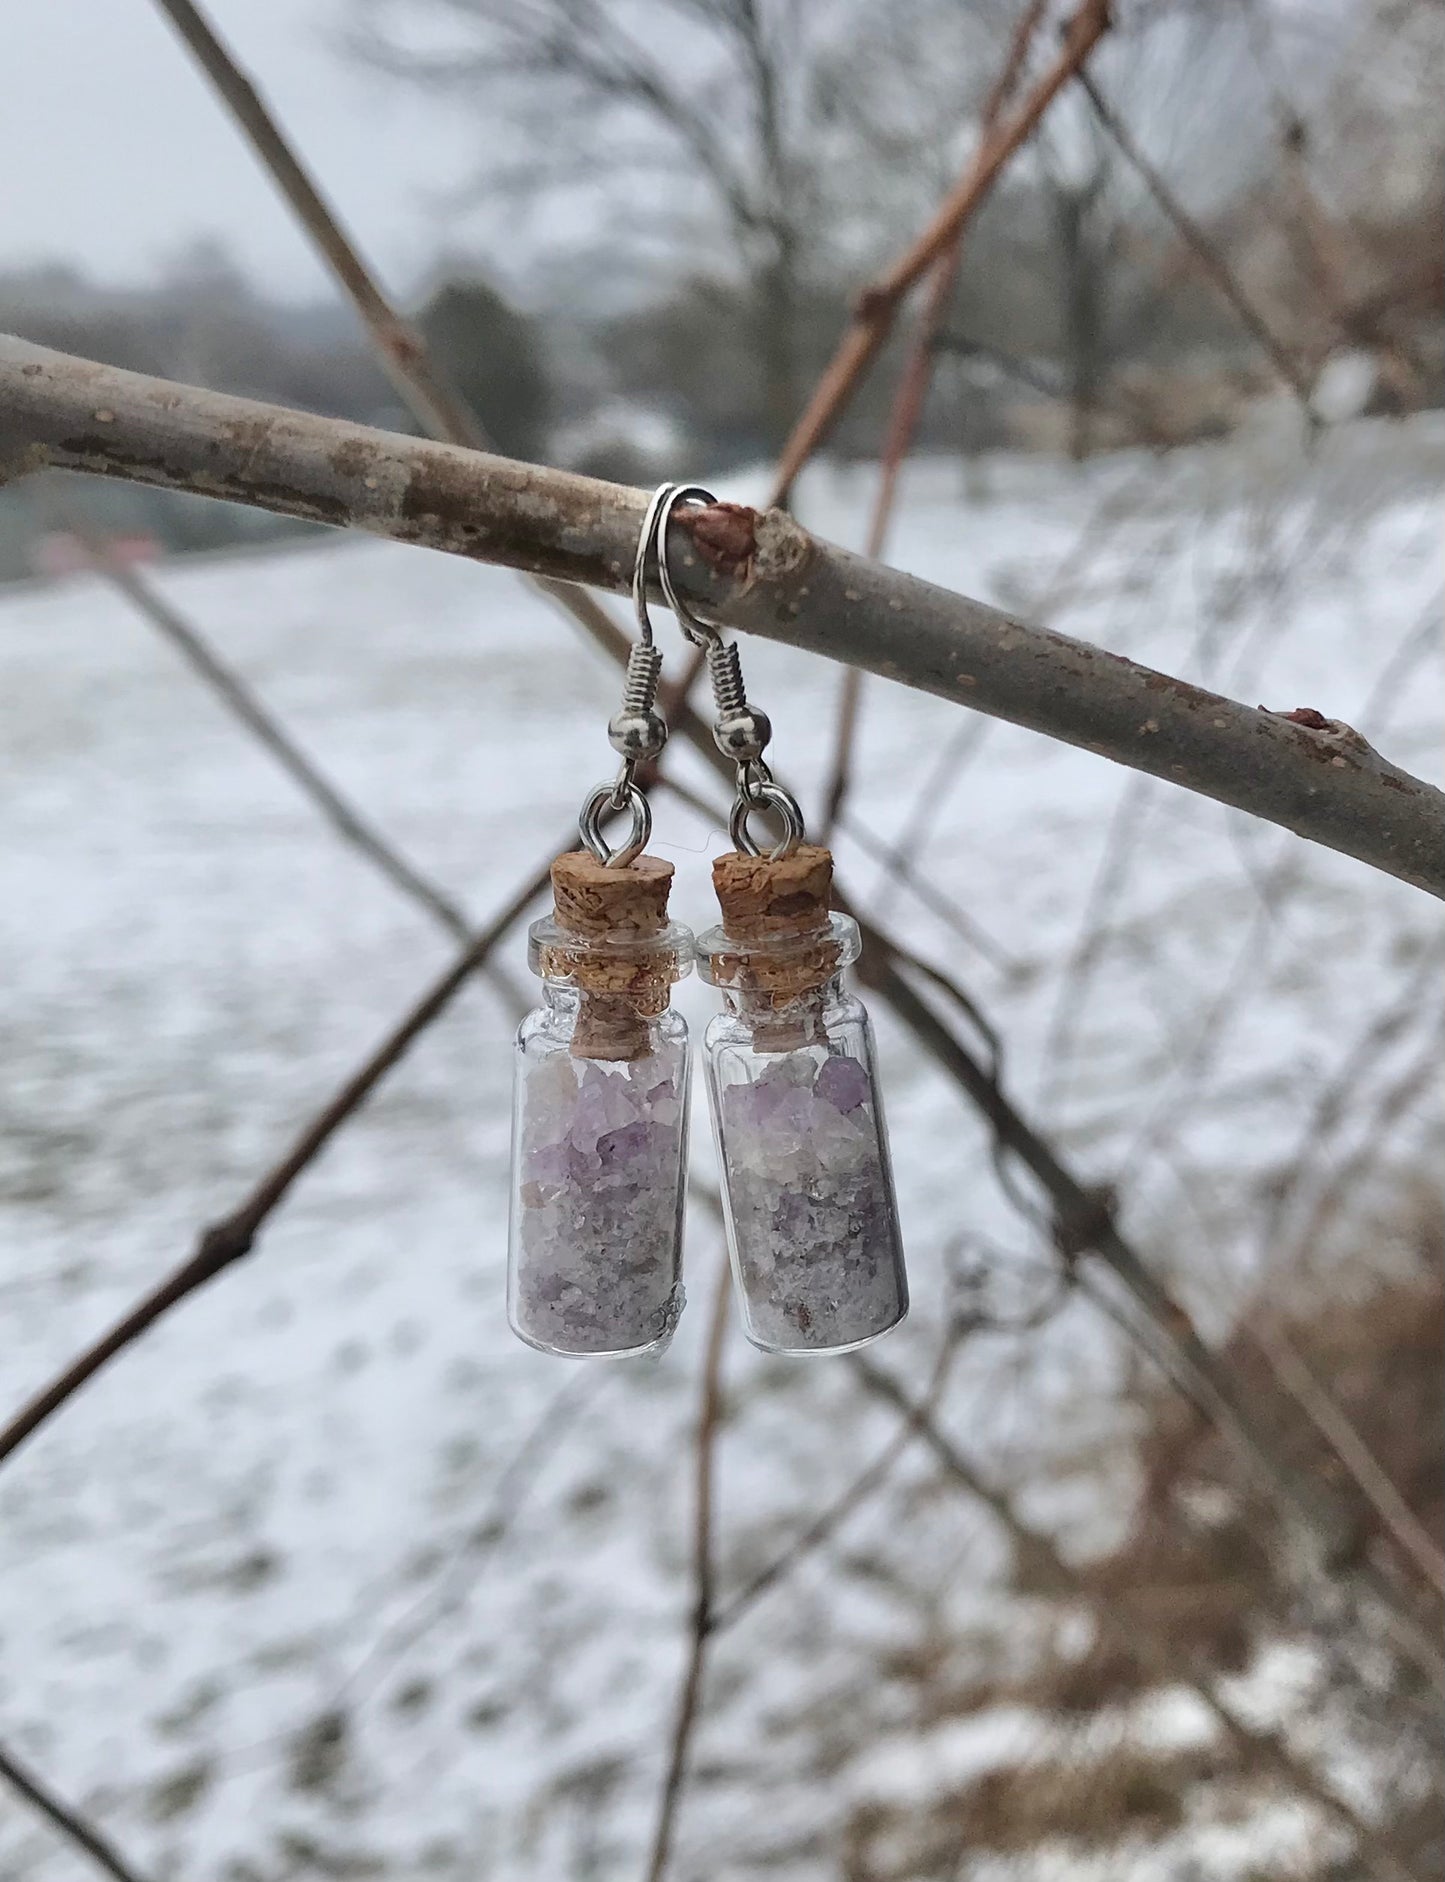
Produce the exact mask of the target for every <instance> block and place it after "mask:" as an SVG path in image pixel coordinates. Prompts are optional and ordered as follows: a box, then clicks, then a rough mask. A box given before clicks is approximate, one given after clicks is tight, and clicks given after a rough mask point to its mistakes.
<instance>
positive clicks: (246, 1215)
mask: <svg viewBox="0 0 1445 1882" xmlns="http://www.w3.org/2000/svg"><path fill="white" fill-rule="evenodd" d="M568 834H569V837H570V835H571V833H570V832H569V833H568ZM566 841H567V839H566V838H564V844H565V843H566ZM549 868H550V865H548V867H547V868H543V869H539V870H538V871H536V872H535V874H533V875H532V876H529V877H528V879H527V881H526V882H525V883H523V885H522V886H521V888H520V889H518V890H517V892H516V893H515V894H514V895H513V896H512V898H511V900H510V901H509V902H508V903H507V905H506V907H505V908H503V909H502V910H501V912H500V913H499V914H497V915H496V916H494V917H493V919H492V920H491V921H490V922H489V923H488V924H487V926H486V927H485V928H483V929H481V930H480V931H479V933H478V934H477V936H476V938H475V939H474V940H473V941H472V942H471V944H470V945H469V946H468V947H467V948H466V949H465V950H464V951H463V952H462V954H461V955H460V956H459V957H458V958H457V959H456V960H455V961H454V962H453V963H452V965H451V966H450V967H448V968H447V970H446V972H445V973H444V974H443V975H442V976H441V977H440V979H439V980H437V981H435V982H434V983H433V984H432V986H430V987H429V988H428V989H427V991H426V992H425V993H424V994H423V995H422V997H421V998H420V999H419V1000H418V1001H417V1002H416V1004H415V1005H414V1006H413V1007H412V1008H411V1010H410V1011H409V1012H408V1013H407V1014H406V1016H405V1017H404V1018H403V1019H402V1020H401V1021H400V1023H399V1024H398V1025H396V1026H394V1027H393V1028H392V1030H391V1031H390V1032H389V1033H388V1034H387V1036H386V1038H385V1039H384V1040H383V1041H382V1042H381V1044H380V1045H379V1046H378V1047H377V1048H376V1050H375V1051H374V1052H373V1053H372V1054H371V1055H370V1057H369V1058H368V1059H367V1060H366V1062H365V1063H364V1064H363V1065H362V1066H361V1067H360V1068H359V1069H358V1070H357V1071H356V1072H354V1073H353V1074H352V1076H351V1077H350V1078H349V1079H347V1081H346V1083H345V1084H344V1085H343V1086H342V1087H341V1089H340V1090H339V1091H338V1092H337V1093H336V1094H335V1096H334V1097H333V1098H332V1099H331V1100H330V1102H329V1103H327V1104H326V1105H325V1106H324V1107H323V1108H322V1110H321V1111H320V1112H318V1113H317V1115H316V1116H315V1117H314V1118H313V1119H312V1120H311V1121H310V1122H309V1123H308V1124H307V1125H306V1126H305V1128H304V1129H303V1130H302V1131H301V1132H300V1133H299V1134H298V1136H297V1137H296V1138H295V1139H294V1140H293V1142H292V1144H291V1147H290V1149H289V1150H287V1152H286V1154H285V1155H284V1156H283V1157H281V1158H280V1160H279V1161H278V1162H277V1163H276V1164H274V1165H273V1166H272V1168H271V1169H269V1170H268V1171H267V1172H266V1174H265V1175H264V1176H263V1177H262V1178H261V1180H260V1181H259V1182H258V1183H257V1184H256V1185H255V1186H254V1188H253V1189H252V1190H251V1192H250V1194H249V1195H248V1196H247V1197H246V1198H245V1200H244V1201H243V1202H241V1203H240V1204H239V1205H238V1206H237V1207H236V1208H235V1209H233V1210H232V1211H231V1212H230V1214H229V1215H226V1216H224V1217H222V1219H221V1220H220V1221H218V1222H215V1223H213V1224H212V1225H211V1226H210V1227H209V1228H207V1229H206V1230H205V1231H204V1232H203V1234H202V1235H201V1237H200V1240H199V1242H198V1243H197V1246H196V1251H195V1253H194V1254H193V1255H192V1256H191V1257H190V1259H189V1260H187V1261H184V1262H182V1263H181V1265H180V1266H179V1267H178V1268H175V1269H173V1270H172V1272H171V1273H170V1274H169V1275H167V1276H166V1278H165V1279H164V1280H163V1281H162V1282H161V1283H160V1284H159V1286H157V1287H155V1288H154V1289H152V1291H151V1292H150V1293H149V1294H147V1295H146V1296H145V1297H144V1298H143V1299H142V1300H140V1301H139V1302H137V1304H136V1305H135V1306H134V1307H133V1308H132V1309H131V1310H130V1312H129V1313H127V1314H126V1315H125V1316H124V1318H123V1319H121V1320H119V1321H118V1322H117V1323H116V1324H115V1325H114V1326H113V1327H111V1328H110V1330H109V1331H108V1332H107V1333H105V1334H104V1335H102V1337H101V1338H100V1339H98V1340H96V1341H95V1342H94V1344H93V1345H91V1346H89V1347H88V1348H87V1349H86V1350H85V1352H83V1353H82V1354H81V1355H80V1357H79V1358H78V1359H76V1360H75V1361H74V1362H73V1363H72V1364H71V1365H69V1366H67V1367H66V1369H65V1371H64V1372H62V1373H61V1374H60V1376H59V1377H58V1378H56V1379H54V1380H52V1381H51V1383H50V1384H49V1385H48V1386H46V1387H45V1389H44V1390H43V1391H41V1392H39V1393H38V1394H37V1395H36V1396H35V1397H34V1398H32V1399H31V1400H30V1402H29V1404H27V1405H25V1406H23V1407H22V1408H21V1410H20V1411H19V1412H17V1413H16V1415H15V1416H14V1417H13V1418H12V1419H11V1420H10V1422H9V1423H8V1424H7V1425H6V1426H5V1427H4V1429H3V1430H0V1464H3V1463H4V1462H5V1460H6V1459H7V1458H8V1457H10V1456H11V1455H12V1454H13V1453H14V1452H15V1451H17V1450H18V1449H19V1447H20V1446H21V1445H22V1444H23V1443H24V1442H25V1440H26V1439H27V1438H29V1437H31V1436H33V1435H34V1433H35V1432H36V1431H38V1430H39V1429H40V1427H41V1426H42V1425H43V1424H45V1423H46V1422H47V1420H48V1419H50V1418H52V1417H53V1416H54V1415H55V1413H56V1412H57V1411H59V1409H60V1407H61V1406H62V1405H64V1404H65V1403H66V1401H67V1400H68V1399H70V1398H72V1397H73V1396H74V1395H75V1393H76V1392H78V1391H79V1390H80V1388H81V1387H82V1386H83V1385H85V1384H87V1383H88V1381H89V1380H91V1379H93V1378H94V1377H95V1375H96V1373H98V1372H99V1371H100V1370H101V1368H102V1367H103V1366H105V1365H107V1364H108V1363H109V1362H110V1361H111V1360H112V1359H114V1358H115V1356H116V1354H117V1353H120V1352H123V1351H124V1350H125V1348H126V1347H127V1346H129V1345H131V1343H132V1342H133V1341H135V1340H137V1339H139V1338H140V1336H141V1335H142V1334H143V1333H145V1332H146V1331H147V1330H148V1329H149V1328H151V1327H152V1326H154V1325H155V1323H156V1322H157V1321H158V1320H160V1319H161V1318H163V1316H164V1315H166V1314H167V1313H169V1312H170V1310H171V1309H172V1308H173V1307H175V1306H177V1305H178V1304H179V1303H180V1302H181V1301H183V1300H185V1299H186V1298H187V1296H188V1295H191V1294H194V1293H195V1292H196V1290H197V1288H200V1287H203V1286H205V1284H206V1282H207V1281H211V1280H214V1279H215V1277H216V1276H217V1275H218V1274H219V1273H220V1272H221V1271H222V1269H224V1268H227V1267H229V1266H230V1265H231V1263H232V1262H234V1261H239V1260H241V1259H242V1258H243V1257H244V1256H246V1255H248V1254H249V1253H250V1252H251V1250H252V1248H253V1247H254V1245H255V1242H256V1238H257V1236H258V1235H259V1234H260V1232H261V1229H262V1227H263V1226H264V1224H265V1223H266V1221H267V1219H268V1217H270V1216H271V1215H272V1214H273V1213H274V1212H275V1210H276V1209H277V1208H278V1207H279V1206H280V1204H281V1202H282V1201H283V1200H284V1199H285V1196H286V1194H287V1192H288V1191H289V1190H290V1188H291V1186H292V1184H293V1183H295V1181H296V1180H297V1178H298V1177H299V1176H300V1175H301V1174H302V1172H303V1171H304V1170H306V1169H307V1168H308V1167H309V1166H310V1165H311V1164H312V1163H313V1162H315V1160H316V1158H317V1157H319V1156H320V1154H321V1152H322V1151H323V1150H324V1149H325V1148H326V1146H327V1144H329V1143H330V1141H331V1139H332V1138H333V1137H334V1136H335V1135H336V1133H337V1131H338V1130H340V1128H341V1127H342V1125H343V1124H345V1123H346V1122H347V1120H348V1119H349V1118H351V1117H352V1116H353V1115H354V1114H355V1113H356V1112H357V1111H358V1110H360V1108H361V1106H362V1105H363V1104H364V1103H365V1101H366V1100H367V1098H369V1097H370V1095H371V1093H372V1092H373V1091H374V1090H375V1088H376V1086H377V1085H378V1084H380V1083H381V1081H382V1079H383V1078H385V1077H386V1075H387V1073H388V1072H390V1071H391V1070H392V1068H393V1067H394V1066H395V1065H396V1064H397V1063H398V1062H399V1061H400V1060H401V1058H402V1057H403V1055H404V1054H405V1053H406V1052H407V1050H408V1049H409V1048H410V1047H411V1046H412V1045H413V1044H414V1043H415V1042H416V1040H417V1039H418V1038H419V1037H420V1036H421V1034H422V1033H424V1032H425V1031H426V1029H427V1027H428V1026H430V1025H431V1023H432V1021H433V1020H435V1019H436V1018H437V1017H438V1016H439V1015H440V1014H441V1013H443V1012H445V1010H446V1008H447V1007H448V1006H449V1005H450V1004H451V1002H452V1000H453V999H454V998H455V997H456V995H457V994H458V993H459V992H460V991H461V989H462V988H463V987H464V986H465V985H466V983H467V981H468V980H469V979H470V978H471V976H472V975H473V974H474V973H475V972H476V971H477V969H478V968H479V967H480V966H481V965H482V963H483V961H485V960H486V958H487V956H488V955H489V954H490V953H491V951H492V949H493V948H494V947H495V946H496V945H497V943H498V942H499V941H500V940H501V939H502V937H503V936H504V935H505V934H506V933H507V932H508V930H509V929H510V928H511V927H512V926H513V925H514V924H515V923H516V922H517V921H518V920H519V919H520V918H521V916H522V915H523V914H524V913H525V912H526V910H527V908H528V907H529V906H530V904H531V903H532V902H534V901H535V900H536V898H537V897H538V896H539V895H540V894H541V893H542V891H543V889H545V887H546V886H547V881H548V872H549Z"/></svg>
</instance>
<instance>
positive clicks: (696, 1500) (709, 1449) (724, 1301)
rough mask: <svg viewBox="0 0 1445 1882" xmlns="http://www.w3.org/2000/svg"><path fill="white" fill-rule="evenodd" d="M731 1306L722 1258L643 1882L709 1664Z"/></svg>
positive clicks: (653, 1863) (684, 1764)
mask: <svg viewBox="0 0 1445 1882" xmlns="http://www.w3.org/2000/svg"><path fill="white" fill-rule="evenodd" d="M731 1300H732V1274H731V1271H730V1269H729V1265H728V1258H727V1256H726V1254H724V1255H722V1256H721V1257H720V1258H719V1261H718V1270H717V1278H716V1280H715V1281H714V1283H713V1297H712V1307H711V1312H710V1316H709V1320H708V1332H707V1350H706V1353H705V1355H704V1359H703V1368H702V1382H701V1393H700V1402H699V1405H698V1415H697V1430H696V1433H695V1435H694V1438H693V1460H694V1461H693V1516H692V1617H691V1626H690V1631H689V1636H688V1644H687V1657H686V1660H685V1662H684V1665H683V1671H682V1680H681V1682H680V1684H679V1686H678V1693H677V1707H676V1711H675V1715H674V1718H673V1726H672V1736H671V1740H670V1744H669V1750H668V1758H667V1770H666V1772H665V1774H664V1776H663V1780H662V1794H661V1797H660V1798H659V1801H658V1807H657V1824H656V1827H655V1829H654V1831H653V1836H652V1853H651V1855H650V1857H649V1858H648V1864H647V1882H663V1878H664V1877H665V1875H666V1874H667V1865H668V1861H669V1858H670V1856H671V1854H672V1839H673V1833H674V1830H675V1829H676V1826H677V1813H678V1806H679V1804H680V1803H681V1801H682V1793H683V1787H684V1785H685V1783H686V1781H687V1768H688V1757H689V1755H690V1753H691V1750H692V1735H693V1728H694V1727H695V1725H696V1724H697V1715H698V1708H699V1705H700V1703H701V1700H702V1678H703V1672H704V1669H705V1667H706V1663H707V1649H708V1642H709V1640H710V1639H711V1637H712V1632H713V1625H714V1613H713V1588H714V1583H715V1580H716V1573H717V1570H716V1564H715V1563H714V1561H713V1525H714V1518H715V1511H714V1508H713V1475H714V1472H713V1463H714V1453H715V1451H716V1448H717V1436H718V1426H719V1423H720V1420H721V1416H722V1362H723V1349H724V1346H725V1344H726V1339H727V1330H728V1325H729V1314H728V1307H729V1305H730V1303H731Z"/></svg>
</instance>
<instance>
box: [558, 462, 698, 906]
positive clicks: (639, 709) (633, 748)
mask: <svg viewBox="0 0 1445 1882" xmlns="http://www.w3.org/2000/svg"><path fill="white" fill-rule="evenodd" d="M678 487H679V486H677V485H676V484H662V485H660V486H659V488H658V489H656V490H655V491H654V492H653V494H652V501H651V502H650V503H649V504H648V506H647V510H646V512H645V514H644V516H643V519H642V529H641V532H640V533H639V535H638V538H637V554H636V555H635V556H634V557H633V561H632V606H633V609H634V611H635V613H636V615H637V639H636V640H635V641H634V642H633V643H632V646H631V649H630V650H629V652H628V655H627V672H626V675H625V676H624V678H623V682H622V705H621V708H620V710H619V711H617V712H616V713H614V714H613V716H612V718H611V719H609V720H608V722H607V739H608V743H609V744H610V745H611V747H612V749H613V751H615V752H616V753H617V754H618V756H619V757H620V758H621V760H622V763H621V765H620V766H619V768H618V772H617V776H616V778H615V779H613V781H612V782H611V783H610V784H598V785H596V786H594V787H593V789H592V790H590V791H589V792H588V793H587V798H586V801H585V802H584V803H583V806H582V814H581V816H580V817H579V818H578V819H577V832H578V835H579V836H580V837H581V838H582V841H583V842H584V843H585V844H586V845H587V848H588V849H589V850H591V852H592V854H593V855H594V856H595V857H596V858H597V860H598V862H600V863H601V864H602V865H603V867H604V868H606V869H625V868H626V866H627V865H628V863H630V862H631V861H632V860H633V858H634V857H637V856H640V855H641V854H642V852H643V850H645V849H646V848H647V843H648V839H649V837H650V836H651V835H652V806H651V805H650V804H649V803H648V801H647V798H646V796H645V795H644V793H643V791H642V789H641V787H640V786H639V785H638V783H637V767H638V766H639V765H640V764H643V763H645V762H646V761H647V760H649V759H652V758H656V757H658V756H659V755H660V754H661V752H662V748H663V746H664V745H665V744H666V743H667V721H666V720H665V719H664V718H663V716H662V714H661V713H660V712H659V711H658V710H657V688H658V683H659V681H660V680H661V678H662V655H661V654H660V653H659V652H658V650H657V647H656V645H655V644H654V641H653V636H652V621H651V619H650V617H649V615H648V612H647V565H648V559H649V557H650V556H651V554H652V553H653V550H654V546H655V544H656V542H657V534H658V530H659V528H665V526H666V517H667V513H668V511H669V510H670V509H671V507H672V502H673V492H674V491H675V490H676V489H677V488H678ZM629 809H630V810H631V812H632V831H631V834H630V835H629V837H628V839H627V841H626V843H624V844H623V845H622V846H621V847H620V848H618V849H615V850H614V849H610V848H609V847H608V844H607V839H606V838H605V837H604V836H603V834H602V819H603V817H604V815H605V814H606V813H607V812H608V811H610V810H629Z"/></svg>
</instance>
